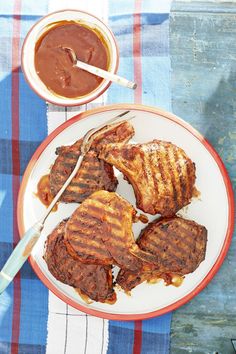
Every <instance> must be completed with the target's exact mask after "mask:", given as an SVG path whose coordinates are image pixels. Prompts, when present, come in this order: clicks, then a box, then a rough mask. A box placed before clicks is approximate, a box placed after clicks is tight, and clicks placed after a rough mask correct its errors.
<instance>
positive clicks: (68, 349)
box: [46, 0, 108, 354]
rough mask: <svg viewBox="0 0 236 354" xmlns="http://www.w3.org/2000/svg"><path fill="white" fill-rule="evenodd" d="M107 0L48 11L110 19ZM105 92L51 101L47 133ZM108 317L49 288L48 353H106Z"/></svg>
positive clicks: (73, 2) (70, 1) (64, 0)
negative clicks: (63, 103) (63, 102)
mask: <svg viewBox="0 0 236 354" xmlns="http://www.w3.org/2000/svg"><path fill="white" fill-rule="evenodd" d="M107 1H108V0H105V1H104V0H96V2H95V1H94V0H86V1H79V0H60V1H58V0H50V1H49V12H52V11H58V10H60V9H65V8H71V9H79V10H84V11H88V12H91V13H94V14H96V16H98V17H100V18H101V19H103V20H104V21H105V22H106V21H107V19H108V3H107ZM105 101H106V94H103V95H102V96H100V97H98V98H97V99H96V100H94V101H93V102H92V103H88V104H87V105H83V106H80V107H70V108H69V107H68V108H64V107H58V106H54V105H52V104H48V111H47V123H48V134H50V133H51V132H52V131H53V130H54V129H56V128H57V127H58V126H59V125H61V124H62V123H64V122H65V121H66V120H68V119H70V118H71V117H73V116H75V115H76V114H79V113H81V112H83V111H85V110H87V109H91V108H95V107H99V106H102V105H104V104H105ZM107 349H108V320H103V319H100V318H96V317H93V316H89V315H86V314H85V313H83V312H81V311H78V310H76V309H74V308H72V307H70V306H69V305H67V304H65V303H64V302H62V301H61V300H60V299H58V298H57V297H56V296H55V295H54V294H53V293H51V292H50V291H49V301H48V336H47V348H46V354H55V353H56V354H106V353H107Z"/></svg>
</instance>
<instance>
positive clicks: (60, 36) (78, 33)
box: [35, 21, 109, 98]
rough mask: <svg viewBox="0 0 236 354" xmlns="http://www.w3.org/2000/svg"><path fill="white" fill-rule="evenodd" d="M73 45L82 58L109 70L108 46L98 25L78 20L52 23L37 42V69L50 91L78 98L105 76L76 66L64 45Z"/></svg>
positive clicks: (72, 47) (86, 61)
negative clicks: (99, 75) (97, 28)
mask: <svg viewBox="0 0 236 354" xmlns="http://www.w3.org/2000/svg"><path fill="white" fill-rule="evenodd" d="M65 47H69V48H71V49H73V50H74V51H75V53H76V56H77V58H78V59H79V60H81V61H83V62H85V63H88V64H91V65H94V66H97V67H99V68H101V69H104V70H108V68H109V55H108V48H107V45H106V43H105V40H104V38H103V36H102V35H101V34H100V33H99V32H98V31H97V30H95V29H91V28H89V27H88V26H87V25H85V24H82V23H79V22H75V21H60V22H56V23H54V24H51V25H50V26H49V28H48V30H47V31H46V32H45V33H44V34H43V35H42V36H41V37H40V38H39V40H38V41H37V43H36V45H35V69H36V72H37V74H38V76H39V77H40V79H41V80H42V82H43V83H44V84H45V85H46V86H47V88H48V89H49V90H50V91H53V92H54V93H55V94H57V95H59V96H63V97H68V98H78V97H80V96H84V95H87V94H88V93H90V92H92V91H93V90H95V89H96V88H97V87H98V86H99V85H100V83H101V82H102V80H103V79H102V78H100V77H98V76H96V75H93V74H91V73H88V72H87V71H84V70H82V69H79V68H77V67H74V66H73V63H72V61H71V58H70V55H69V54H68V52H67V51H66V50H65V49H63V48H65Z"/></svg>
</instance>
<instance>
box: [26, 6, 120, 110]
mask: <svg viewBox="0 0 236 354" xmlns="http://www.w3.org/2000/svg"><path fill="white" fill-rule="evenodd" d="M67 11H71V12H77V13H82V14H86V15H89V16H91V17H93V18H95V19H96V20H98V21H99V22H101V23H102V24H103V25H104V26H105V28H106V30H107V31H108V33H109V34H110V36H111V38H112V40H113V42H114V45H115V48H116V55H115V56H114V58H115V68H114V70H113V73H114V74H116V73H117V70H118V67H119V61H120V53H119V47H118V43H117V40H116V38H115V36H114V34H113V32H112V30H111V29H110V27H109V26H108V25H107V24H106V23H105V22H104V21H103V20H101V19H100V18H99V17H97V16H95V15H93V14H92V13H90V12H88V11H83V10H78V9H71V8H69V9H62V10H58V11H53V12H50V13H49V14H47V15H45V16H42V17H41V18H40V19H39V20H38V21H36V22H35V23H34V25H33V26H32V27H31V28H30V30H29V31H28V33H27V35H26V37H25V39H24V41H23V45H22V48H21V68H22V72H23V74H24V78H25V80H26V82H27V83H28V85H29V86H30V88H31V89H32V90H33V91H34V92H35V93H36V94H37V95H38V96H39V97H40V98H42V99H43V100H44V101H46V102H48V103H52V104H54V105H57V106H61V107H74V106H82V105H83V104H86V103H89V102H91V101H94V100H96V99H97V98H98V97H99V96H101V95H102V94H103V93H104V92H105V91H106V90H107V89H108V88H109V86H110V85H111V84H112V82H111V81H109V80H105V82H106V84H105V86H104V87H103V89H102V90H99V87H100V85H99V86H98V87H97V88H95V89H94V90H93V91H92V92H93V93H95V92H96V91H97V93H96V95H95V96H94V97H92V98H89V94H88V95H85V96H84V97H85V99H84V100H82V101H81V102H79V103H78V102H73V103H72V102H70V99H69V98H68V101H67V102H65V103H62V102H60V103H58V102H56V101H54V100H53V99H51V98H48V97H46V95H42V94H41V93H39V91H38V90H37V85H36V86H34V85H33V84H32V80H31V79H30V78H29V75H28V74H27V69H26V66H25V61H24V52H25V46H26V44H27V41H28V38H29V36H30V35H31V32H32V31H33V29H34V28H35V27H36V26H38V24H40V22H41V21H42V20H44V19H45V18H48V17H50V16H52V15H55V14H58V13H63V12H67ZM81 97H83V96H81ZM66 99H67V98H65V100H66Z"/></svg>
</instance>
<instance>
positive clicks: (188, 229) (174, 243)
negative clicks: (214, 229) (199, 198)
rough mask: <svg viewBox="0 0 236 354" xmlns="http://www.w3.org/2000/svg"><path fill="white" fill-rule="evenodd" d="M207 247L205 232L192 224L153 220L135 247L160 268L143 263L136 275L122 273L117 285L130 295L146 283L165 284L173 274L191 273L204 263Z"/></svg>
mask: <svg viewBox="0 0 236 354" xmlns="http://www.w3.org/2000/svg"><path fill="white" fill-rule="evenodd" d="M206 243H207V230H206V228H205V227H204V226H201V225H199V224H197V223H196V222H194V221H191V220H185V219H183V218H181V217H173V218H163V219H159V220H155V221H154V222H152V223H150V224H149V225H148V226H147V227H146V228H145V229H144V230H142V232H141V234H140V236H139V239H138V241H137V244H138V246H139V247H140V248H141V249H142V250H143V251H146V252H150V253H151V254H154V255H158V257H159V261H160V265H159V266H158V267H156V266H155V265H154V264H151V263H146V262H143V267H142V271H141V272H140V273H139V274H137V272H136V273H135V272H131V271H128V270H123V269H122V270H120V272H119V274H118V276H117V279H116V281H117V283H118V284H119V285H120V286H121V287H122V288H123V289H124V290H126V291H130V290H131V289H133V288H134V287H135V286H137V285H138V284H140V283H142V282H143V281H145V280H148V281H151V280H153V279H157V278H164V279H166V280H167V282H168V278H171V275H173V274H178V275H185V274H188V273H192V272H194V271H195V270H196V269H197V267H198V266H199V264H200V263H201V262H202V261H203V260H204V259H205V252H206ZM168 275H169V276H168ZM170 280H171V279H170Z"/></svg>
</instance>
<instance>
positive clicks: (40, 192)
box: [36, 175, 57, 211]
mask: <svg viewBox="0 0 236 354" xmlns="http://www.w3.org/2000/svg"><path fill="white" fill-rule="evenodd" d="M36 196H37V197H38V198H39V200H40V201H41V202H42V203H43V204H44V205H45V206H47V207H48V206H49V204H50V203H51V201H52V200H53V195H52V193H51V191H50V180H49V175H44V176H42V177H41V178H40V180H39V182H38V184H37V193H36ZM52 211H57V204H56V205H55V206H54V208H53V209H52Z"/></svg>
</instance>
